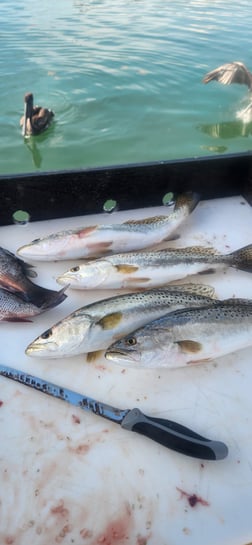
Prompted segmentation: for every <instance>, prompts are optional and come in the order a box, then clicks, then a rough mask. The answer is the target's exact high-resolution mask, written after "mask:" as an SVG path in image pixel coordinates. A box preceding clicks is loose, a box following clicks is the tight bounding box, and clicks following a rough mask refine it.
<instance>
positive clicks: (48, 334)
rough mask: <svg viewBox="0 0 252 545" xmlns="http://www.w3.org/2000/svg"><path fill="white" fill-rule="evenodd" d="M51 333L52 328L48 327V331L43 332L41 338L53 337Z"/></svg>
mask: <svg viewBox="0 0 252 545" xmlns="http://www.w3.org/2000/svg"><path fill="white" fill-rule="evenodd" d="M51 335H52V330H51V329H48V330H47V331H45V332H44V333H42V335H41V339H49V337H51Z"/></svg>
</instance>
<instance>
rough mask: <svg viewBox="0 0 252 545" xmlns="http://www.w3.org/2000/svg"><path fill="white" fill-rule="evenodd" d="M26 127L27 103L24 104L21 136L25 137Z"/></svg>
mask: <svg viewBox="0 0 252 545" xmlns="http://www.w3.org/2000/svg"><path fill="white" fill-rule="evenodd" d="M26 125H27V103H26V102H25V103H24V123H23V127H22V136H26Z"/></svg>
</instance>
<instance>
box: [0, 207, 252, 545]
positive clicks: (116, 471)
mask: <svg viewBox="0 0 252 545" xmlns="http://www.w3.org/2000/svg"><path fill="white" fill-rule="evenodd" d="M166 211H167V213H169V211H170V209H166ZM157 212H158V213H163V212H164V208H163V207H162V208H161V207H160V208H152V209H146V210H138V211H132V212H129V211H128V212H115V213H113V214H112V215H105V214H103V215H100V216H88V217H87V216H86V217H84V218H70V219H66V220H53V221H46V222H38V223H31V224H27V225H25V226H20V225H13V226H9V227H1V228H0V245H1V246H3V247H5V248H7V249H9V250H11V251H14V252H15V251H16V249H17V248H18V247H19V246H21V245H22V244H24V243H26V242H29V241H30V240H32V239H33V238H37V237H39V236H41V235H43V234H45V233H50V232H53V231H56V230H59V229H65V228H71V227H74V226H78V225H92V224H94V223H97V222H100V223H105V222H106V223H111V222H121V221H124V220H126V219H130V218H140V217H145V216H147V215H148V216H150V215H153V214H155V213H157ZM179 232H180V234H181V238H180V239H178V240H176V241H173V242H172V243H171V244H170V245H171V246H172V247H179V246H185V245H192V244H193V245H195V244H197V245H208V246H209V245H213V246H215V248H216V249H218V250H219V251H221V252H229V251H232V250H234V249H237V248H239V247H241V246H243V245H246V244H249V243H251V242H252V210H251V208H250V207H249V205H248V204H247V203H246V202H245V201H244V199H243V198H242V197H235V198H229V199H224V200H222V199H219V200H212V201H206V202H201V203H200V204H199V205H198V207H197V208H196V210H195V211H194V212H193V214H192V215H191V216H190V218H189V219H188V220H187V221H186V223H185V224H184V225H183V226H182V227H181V228H180V230H179ZM69 266H70V263H69V262H61V263H45V264H42V263H39V262H38V263H37V272H38V273H39V274H38V277H37V280H36V281H37V282H38V283H39V284H40V285H43V286H45V287H50V288H54V289H58V288H59V286H58V285H57V284H56V281H55V278H56V276H57V275H58V274H59V273H60V272H61V271H63V270H66V268H68V267H69ZM193 280H194V281H201V282H204V283H208V284H212V285H213V286H215V288H216V291H217V296H218V297H220V298H225V297H232V296H236V297H248V298H252V289H251V288H252V275H251V274H249V273H245V272H239V271H235V270H229V271H228V272H223V273H219V274H218V275H208V276H206V275H205V276H198V277H194V278H193ZM116 293H119V291H117V292H116ZM113 294H114V292H112V293H111V292H108V291H107V292H105V291H98V290H97V291H96V292H95V291H92V292H85V291H83V292H80V291H75V292H74V291H73V290H68V298H67V299H66V301H64V303H62V304H61V305H60V306H59V307H57V308H55V309H53V310H51V311H49V312H47V313H45V314H43V315H41V316H38V317H36V318H34V322H33V323H32V324H31V323H24V324H22V323H18V324H10V323H6V324H5V323H1V324H0V340H1V363H3V364H8V365H11V366H13V367H17V368H20V369H22V370H24V371H27V372H30V373H33V374H35V375H37V376H40V377H43V378H45V379H48V380H50V381H53V382H56V383H58V384H59V385H62V386H67V387H68V388H71V389H73V390H76V391H79V392H81V393H83V394H86V395H88V396H91V397H94V398H96V399H98V400H101V401H104V402H107V403H110V404H112V405H115V406H118V407H120V408H133V407H135V406H137V407H139V408H140V409H141V410H142V411H144V412H145V413H146V414H149V415H152V416H160V417H162V418H169V419H172V420H175V421H178V422H180V423H181V424H184V425H186V426H188V427H190V428H192V429H194V431H196V432H198V433H200V434H202V435H205V436H206V437H209V438H212V439H216V440H221V441H224V442H225V443H226V444H227V445H228V448H229V455H228V457H227V458H226V459H225V460H222V461H218V462H205V461H204V462H201V461H200V460H195V459H192V458H188V457H186V456H183V455H181V454H178V453H176V452H173V451H171V450H169V449H167V448H164V447H162V446H160V445H158V444H156V443H155V442H153V441H151V440H149V439H147V438H145V437H141V436H140V435H138V434H136V433H131V432H128V431H125V430H122V429H121V428H120V426H117V425H115V424H111V423H110V422H108V421H106V420H103V419H102V418H100V417H97V416H94V415H92V414H89V413H86V412H84V411H81V410H80V409H75V408H74V407H71V406H70V405H67V404H65V403H63V402H61V401H59V400H56V399H52V398H49V397H48V396H45V395H43V394H40V393H38V392H36V391H33V390H31V389H29V388H26V387H25V386H22V385H20V384H17V383H14V382H12V381H10V380H7V379H4V378H2V377H1V378H0V385H1V390H0V434H1V435H0V437H1V441H0V472H1V489H0V544H1V545H11V544H13V545H27V544H29V543H33V544H34V545H53V544H54V543H56V544H57V543H61V544H62V545H72V544H75V545H82V544H83V545H183V544H188V545H202V542H203V541H204V545H219V544H221V545H245V544H246V543H248V542H249V541H251V540H252V519H251V502H252V410H251V409H252V402H251V384H252V361H251V353H252V351H251V349H246V350H243V351H240V352H237V353H235V354H230V355H229V356H226V357H224V358H221V359H219V360H216V361H215V362H212V363H208V364H204V365H200V366H194V367H190V368H186V369H177V370H164V369H162V370H160V371H159V370H147V371H145V370H142V371H141V370H134V369H124V368H123V367H120V366H117V365H116V364H114V363H112V362H108V361H106V360H105V359H100V361H98V362H96V363H95V364H87V363H86V362H85V357H84V356H80V357H74V358H67V359H62V360H42V359H35V358H31V357H27V356H26V355H25V354H24V350H25V348H26V346H27V344H28V343H29V342H31V341H32V340H33V339H34V338H35V337H36V336H37V335H38V334H40V333H42V332H43V331H44V330H45V329H47V328H48V327H50V326H51V325H52V324H53V323H55V322H56V321H58V320H59V319H60V318H63V317H65V316H66V315H67V314H69V313H70V312H71V311H73V310H74V309H76V308H79V307H80V306H82V305H85V304H87V303H89V302H91V301H94V300H98V299H101V298H104V297H109V296H111V295H113ZM195 499H196V500H198V501H196V504H195V505H191V504H192V503H194V501H193V500H195Z"/></svg>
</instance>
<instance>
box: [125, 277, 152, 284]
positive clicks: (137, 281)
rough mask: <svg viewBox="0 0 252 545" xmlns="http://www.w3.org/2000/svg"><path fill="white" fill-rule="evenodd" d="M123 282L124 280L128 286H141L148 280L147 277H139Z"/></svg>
mask: <svg viewBox="0 0 252 545" xmlns="http://www.w3.org/2000/svg"><path fill="white" fill-rule="evenodd" d="M125 280H126V282H128V283H129V284H130V283H131V282H133V283H134V284H142V283H146V284H147V282H150V278H148V277H147V276H146V277H142V278H140V277H139V278H126V279H125Z"/></svg>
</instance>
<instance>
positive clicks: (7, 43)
mask: <svg viewBox="0 0 252 545" xmlns="http://www.w3.org/2000/svg"><path fill="white" fill-rule="evenodd" d="M0 24H1V33H0V45H1V55H0V75H1V78H0V104H1V108H0V124H1V136H0V142H1V147H0V174H6V173H23V172H34V171H49V170H62V169H79V168H85V167H93V166H103V165H114V164H125V163H138V162H146V161H158V160H167V159H176V158H188V157H195V156H196V157H197V156H209V155H213V154H221V153H232V152H240V151H247V150H249V149H250V148H251V138H252V136H251V133H252V127H251V125H244V124H243V123H242V122H241V121H239V120H238V119H236V113H237V111H238V110H239V109H240V108H241V107H242V106H244V105H246V103H247V100H248V91H247V89H246V87H245V86H239V85H232V86H230V87H226V86H222V85H220V84H218V83H212V84H209V85H207V86H206V85H203V84H202V82H201V80H202V77H203V76H204V74H205V73H206V72H207V71H209V70H211V69H213V68H215V67H216V66H219V65H220V64H223V63H225V62H229V61H233V60H241V61H243V62H244V63H245V64H246V65H247V66H248V68H250V69H251V70H252V54H251V38H250V36H251V25H252V7H251V2H250V0H241V1H240V2H239V3H237V2H234V1H233V0H229V1H227V0H187V1H185V0H176V1H168V0H166V1H165V0H60V1H59V0H56V1H55V2H52V0H50V1H49V0H40V2H38V1H37V0H15V1H14V0H1V3H0ZM27 91H32V92H33V93H34V97H35V103H37V104H42V105H43V106H47V107H50V108H52V109H53V110H54V111H55V123H54V124H53V126H52V127H51V128H50V129H49V130H48V131H47V132H46V133H44V134H43V135H40V136H38V137H32V138H29V139H26V140H24V139H23V138H22V136H21V131H20V127H19V119H20V117H21V115H22V112H23V95H24V93H25V92H27Z"/></svg>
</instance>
